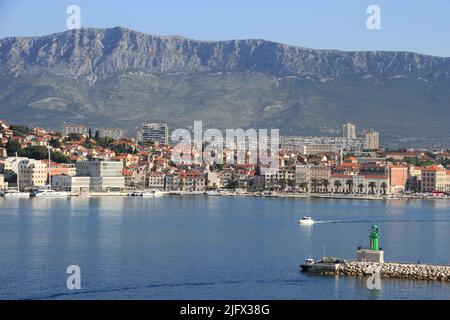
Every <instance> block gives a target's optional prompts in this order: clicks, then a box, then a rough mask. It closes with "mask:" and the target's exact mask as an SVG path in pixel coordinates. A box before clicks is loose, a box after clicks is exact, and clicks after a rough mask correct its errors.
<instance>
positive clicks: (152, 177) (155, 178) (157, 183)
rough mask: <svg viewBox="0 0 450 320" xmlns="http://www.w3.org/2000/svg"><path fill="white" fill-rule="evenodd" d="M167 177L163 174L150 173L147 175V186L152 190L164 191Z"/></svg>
mask: <svg viewBox="0 0 450 320" xmlns="http://www.w3.org/2000/svg"><path fill="white" fill-rule="evenodd" d="M165 179H166V175H165V174H164V173H162V172H150V173H149V174H148V175H147V186H148V187H149V188H150V189H157V190H164V189H165Z"/></svg>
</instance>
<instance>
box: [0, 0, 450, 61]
mask: <svg viewBox="0 0 450 320" xmlns="http://www.w3.org/2000/svg"><path fill="white" fill-rule="evenodd" d="M71 4H76V5H79V6H80V8H81V24H82V27H99V28H104V27H115V26H122V27H127V28H131V29H134V30H138V31H142V32H145V33H149V34H157V35H181V36H185V37H189V38H194V39H199V40H226V39H244V38H258V39H267V40H273V41H278V42H283V43H288V44H294V45H300V46H305V47H310V48H327V49H341V50H402V51H413V52H420V53H426V54H432V55H438V56H448V57H450V0H429V1H424V0H395V1H394V0H370V1H368V0H327V1H325V0H309V1H303V0H272V1H268V0H190V1H188V0H178V1H175V0H146V1H145V0H128V1H123V0H114V1H111V0H110V1H107V0H89V1H88V0H69V1H66V0H39V1H35V0H0V38H4V37H8V36H34V35H44V34H49V33H55V32H61V31H65V30H66V19H67V17H68V15H67V13H66V8H67V6H68V5H71ZM371 4H375V5H378V6H379V7H380V8H381V23H382V25H381V26H382V28H381V30H372V31H371V30H368V29H367V27H366V19H367V17H368V15H367V13H366V9H367V7H368V6H369V5H371Z"/></svg>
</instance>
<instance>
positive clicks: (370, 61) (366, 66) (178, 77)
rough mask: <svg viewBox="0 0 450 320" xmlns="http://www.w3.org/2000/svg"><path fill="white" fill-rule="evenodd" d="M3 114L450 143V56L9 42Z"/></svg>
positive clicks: (0, 83) (260, 45) (34, 119)
mask: <svg viewBox="0 0 450 320" xmlns="http://www.w3.org/2000/svg"><path fill="white" fill-rule="evenodd" d="M0 119H4V120H7V121H10V122H13V123H17V124H26V125H30V126H42V127H44V128H49V129H61V128H62V126H63V123H64V122H66V123H71V124H85V125H88V126H91V127H105V126H106V127H122V128H125V129H126V130H127V131H128V132H129V133H130V134H131V133H134V131H135V129H136V128H137V127H138V125H139V124H140V123H142V122H167V123H168V124H169V126H170V127H171V128H175V127H190V126H192V125H193V122H194V120H203V127H204V128H207V127H215V128H219V129H224V128H240V127H241V128H250V127H253V128H279V129H280V132H281V134H283V135H340V134H341V128H342V124H343V123H344V122H347V121H351V122H354V123H356V124H357V127H358V130H359V131H361V130H363V129H370V128H373V129H375V130H377V131H380V133H381V137H382V143H383V145H385V146H389V147H398V146H426V147H450V125H449V123H450V58H445V57H435V56H429V55H423V54H418V53H411V52H386V51H366V52H357V51H355V52H344V51H338V50H317V49H309V48H303V47H299V46H292V45H287V44H281V43H276V42H271V41H266V40H229V41H197V40H191V39H187V38H183V37H178V36H153V35H147V34H144V33H140V32H136V31H133V30H129V29H125V28H120V27H117V28H111V29H80V30H70V31H66V32H62V33H57V34H52V35H47V36H41V37H26V38H25V37H10V38H4V39H0Z"/></svg>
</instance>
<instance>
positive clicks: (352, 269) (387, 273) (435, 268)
mask: <svg viewBox="0 0 450 320" xmlns="http://www.w3.org/2000/svg"><path fill="white" fill-rule="evenodd" d="M374 270H379V272H380V275H381V277H383V278H396V279H413V280H433V281H450V266H444V265H428V264H408V263H392V262H385V263H371V262H358V261H347V262H345V263H340V264H338V265H337V266H336V272H335V274H337V275H345V276H357V277H364V276H370V275H372V274H373V273H374Z"/></svg>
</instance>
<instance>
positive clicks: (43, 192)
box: [31, 189, 69, 198]
mask: <svg viewBox="0 0 450 320" xmlns="http://www.w3.org/2000/svg"><path fill="white" fill-rule="evenodd" d="M31 196H32V197H36V198H67V197H68V196H69V195H68V193H67V192H64V191H55V190H52V189H39V190H37V191H34V192H32V193H31Z"/></svg>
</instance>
